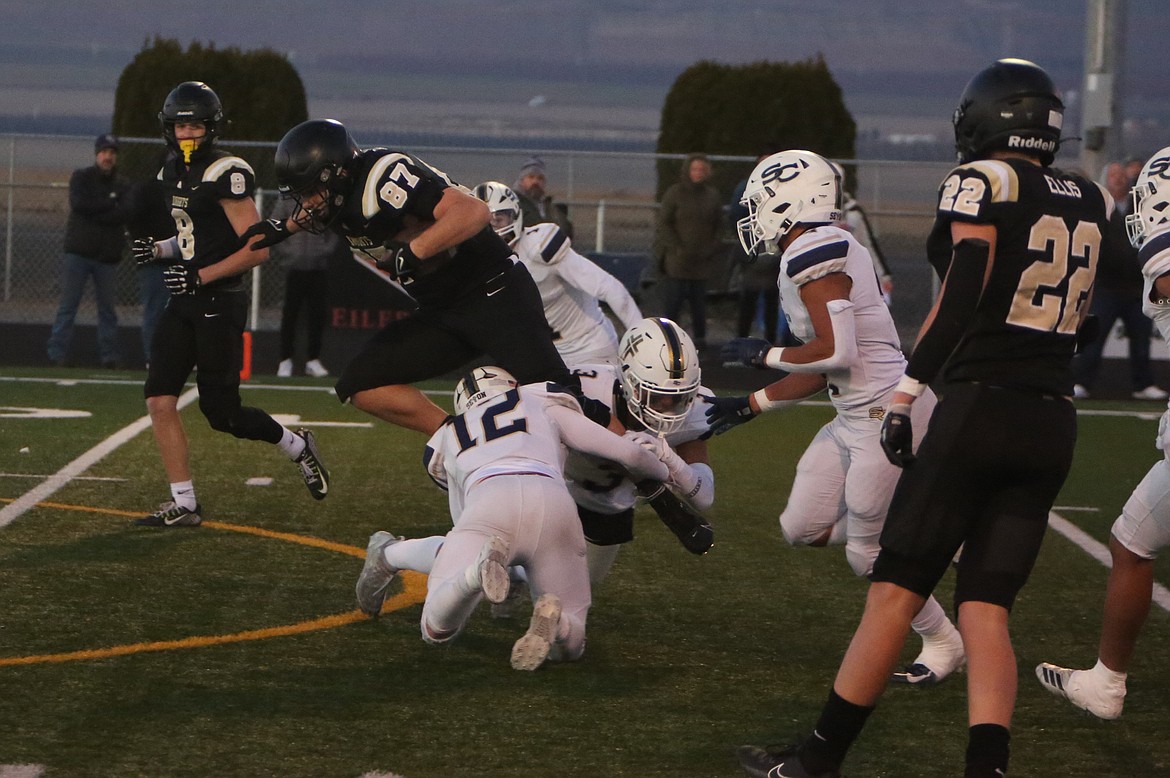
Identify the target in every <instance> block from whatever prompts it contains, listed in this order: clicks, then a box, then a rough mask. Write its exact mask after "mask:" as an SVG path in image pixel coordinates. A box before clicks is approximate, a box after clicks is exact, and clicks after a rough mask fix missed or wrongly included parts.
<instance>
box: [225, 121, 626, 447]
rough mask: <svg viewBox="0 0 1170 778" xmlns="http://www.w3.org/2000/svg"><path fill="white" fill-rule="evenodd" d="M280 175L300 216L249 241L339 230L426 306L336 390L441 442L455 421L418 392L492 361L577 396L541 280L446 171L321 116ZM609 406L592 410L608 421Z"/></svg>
mask: <svg viewBox="0 0 1170 778" xmlns="http://www.w3.org/2000/svg"><path fill="white" fill-rule="evenodd" d="M276 179H277V182H278V184H279V187H280V190H281V192H283V193H285V194H286V195H288V196H291V197H293V198H294V199H295V200H296V201H297V203H298V208H297V210H296V211H295V212H294V213H293V216H292V217H290V218H288V219H285V220H268V221H263V222H259V223H257V224H256V225H255V226H253V227H252V228H251V229H249V230H248V231H247V232H246V233H245V234H244V237H245V239H246V240H251V238H252V237H254V236H262V237H260V239H259V240H256V241H254V242H252V243H251V246H252V248H253V249H261V248H264V247H268V246H272V245H274V244H275V243H277V242H279V241H281V240H284V239H285V238H286V237H288V235H290V234H291V233H293V232H296V231H298V230H308V231H310V232H320V231H322V230H325V229H333V230H335V231H337V232H339V233H341V234H342V235H344V236H345V237H346V238H347V239H348V240H349V242H350V245H351V246H352V247H353V248H354V249H355V250H356V251H361V252H364V253H366V254H368V255H369V256H371V257H373V258H374V259H376V260H377V262H378V267H379V268H382V269H383V270H385V271H388V272H389V273H390V275H391V276H392V277H393V279H394V280H396V281H397V282H399V283H400V284H401V285H402V288H404V289H405V290H406V291H407V292H409V294H410V295H411V296H413V298H414V301H415V302H417V309H416V310H415V311H414V312H413V313H412V314H411V315H410V316H409V317H407V318H404V319H399V320H397V321H393V322H391V323H390V324H389V325H387V326H386V327H385V328H383V329H382V330H381V331H380V332H379V333H378V334H376V335H375V336H374V337H373V338H372V339H371V340H370V342H369V343H367V344H366V346H365V348H363V350H362V351H361V353H359V354H358V355H357V357H355V358H354V359H353V360H352V361H351V362H350V363H349V365H347V366H346V368H345V370H344V371H343V372H342V374H341V376H340V378H339V379H338V381H337V386H336V390H337V396H338V398H339V399H340V400H341V401H342V402H351V403H352V404H353V405H354V406H355V407H357V408H360V409H361V410H363V411H365V412H367V413H370V414H372V415H374V416H377V417H378V418H380V419H383V420H384V421H388V422H391V423H393V424H398V425H400V426H403V427H407V428H408V429H413V430H418V431H420V432H425V433H426V434H428V435H430V434H433V433H434V432H435V430H437V429H438V428H439V426H440V425H441V424H442V423H443V421H444V419H445V418H446V417H447V413H446V411H444V410H442V409H441V408H439V407H438V406H437V405H435V404H434V403H432V402H431V401H430V400H428V399H427V398H426V396H424V395H423V394H422V392H420V391H419V390H418V389H415V388H414V387H413V386H411V384H413V383H415V382H417V381H421V380H424V379H427V378H434V377H436V376H439V375H442V374H443V373H447V372H450V371H454V370H455V369H457V368H459V367H461V366H462V365H465V364H466V363H467V362H469V361H470V360H472V359H475V358H477V357H480V356H483V355H487V356H489V357H490V358H491V361H492V364H495V365H499V366H500V367H502V368H504V369H505V370H507V371H508V372H509V373H511V374H512V375H514V376H515V377H516V379H517V380H518V381H519V382H520V383H521V384H528V383H535V382H539V381H555V382H558V383H562V384H564V385H566V386H569V387H570V388H574V384H575V382H574V381H573V378H572V376H571V375H570V373H569V371H568V370H567V369H566V368H565V364H564V362H563V361H562V360H561V357H560V355H559V354H558V353H557V350H556V347H555V346H554V345H553V336H552V330H551V329H550V327H549V326H548V322H547V321H546V320H545V317H544V309H543V307H542V306H541V302H540V293H539V292H538V291H537V288H536V284H535V282H533V280H532V277H531V276H530V275H529V274H528V271H527V270H526V269H525V268H524V266H523V265H522V264H520V263H519V262H517V261H516V259H515V257H514V256H513V254H512V250H511V249H510V248H508V245H507V244H506V243H505V242H504V241H503V239H501V238H500V237H499V236H498V235H496V233H495V232H494V231H493V230H492V228H491V225H490V214H489V212H488V207H487V205H486V204H485V203H484V202H483V201H481V200H479V199H477V198H475V197H474V196H472V194H471V193H470V192H469V191H468V190H467V189H466V188H464V187H462V186H459V185H458V184H455V183H454V182H452V181H451V179H449V178H448V177H447V176H446V174H444V173H443V172H442V171H440V170H437V169H436V168H433V167H431V166H430V165H428V164H427V163H425V162H423V161H422V160H421V159H419V158H417V157H415V156H412V155H410V154H407V153H405V152H401V151H393V150H391V149H386V148H373V149H368V150H365V151H362V150H359V149H358V146H357V144H356V143H355V142H354V140H353V138H352V137H351V136H350V134H349V132H348V130H346V128H345V126H344V125H342V124H341V123H340V122H337V121H334V120H332V119H313V120H310V121H307V122H303V123H301V124H299V125H297V126H296V127H293V128H292V129H291V130H289V131H288V133H287V134H286V135H285V136H284V138H283V139H282V140H281V141H280V144H279V145H278V146H277V149H276ZM579 399H580V398H579ZM586 404H587V403H586ZM591 410H592V411H593V412H590V411H591ZM598 410H599V409H597V408H589V407H587V408H586V411H587V413H588V414H589V415H590V417H591V418H594V420H604V417H605V416H606V415H607V414H605V413H603V412H602V413H599V412H598Z"/></svg>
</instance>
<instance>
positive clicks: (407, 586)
mask: <svg viewBox="0 0 1170 778" xmlns="http://www.w3.org/2000/svg"><path fill="white" fill-rule="evenodd" d="M38 507H41V508H51V509H55V510H66V511H80V512H82V513H102V514H106V515H110V516H119V517H121V516H125V517H127V518H133V517H135V516H138V515H139V513H136V512H134V511H121V510H115V509H112V508H95V507H92V506H87V505H67V504H64V503H41V504H40V505H39V506H38ZM203 527H207V528H210V529H218V530H227V531H228V532H239V533H241V534H244V535H255V536H258V537H262V538H268V539H271V540H282V541H286V542H289V543H297V544H298V545H302V546H310V547H312V548H320V549H324V550H326V551H333V552H337V553H341V554H346V555H348V556H352V557H357V558H359V559H365V557H366V550H365V549H363V548H357V547H356V546H350V545H346V544H344V543H334V542H333V541H329V540H322V539H321V538H314V537H311V536H308V535H295V534H293V533H290V532H276V531H273V530H268V529H262V528H260V527H249V526H246V525H241V524H227V523H224V522H222V521H205V522H203V524H202V526H201V527H200V529H202V528H203ZM399 578H400V580H401V581H402V591H401V592H399V593H398V594H396V595H395V596H393V597H391V598H390V599H388V600H386V602H385V603H384V604H383V605H382V613H390V612H392V611H397V610H402V609H403V608H408V607H410V606H411V605H418V604H419V603H421V602H422V601H423V600H425V599H426V596H427V584H426V580H427V577H426V576H425V575H423V574H422V573H416V572H413V571H411V570H403V571H401V572H400V573H399ZM367 620H369V616H367V615H366V614H364V613H362V612H361V611H360V610H356V609H355V610H352V611H348V612H346V613H339V614H336V615H333V616H322V617H320V618H316V619H309V620H308V621H301V622H298V623H296V624H287V625H283V626H279V627H264V628H261V629H252V630H246V631H244V632H233V633H231V634H228V635H195V636H192V637H186V638H181V639H179V640H158V641H153V642H148V643H129V644H125V645H121V646H108V647H106V648H89V649H82V650H79V651H67V652H62V653H58V654H34V655H30V656H14V657H0V667H15V666H18V665H36V664H50V663H62V662H80V661H84V660H89V659H109V658H110V657H115V656H128V655H130V654H142V653H147V652H151V651H176V650H180V649H188V648H205V647H207V646H222V645H226V644H228V643H243V642H245V641H249V640H266V639H268V638H278V637H288V636H290V635H303V634H305V633H307V632H319V631H321V630H326V629H336V628H338V627H344V626H346V625H348V624H354V623H356V622H359V621H367ZM0 778H5V776H4V775H3V773H0Z"/></svg>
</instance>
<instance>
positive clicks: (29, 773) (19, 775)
mask: <svg viewBox="0 0 1170 778" xmlns="http://www.w3.org/2000/svg"><path fill="white" fill-rule="evenodd" d="M44 774H45V766H44V765H43V764H0V778H39V776H42V775H44Z"/></svg>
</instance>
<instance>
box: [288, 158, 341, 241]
mask: <svg viewBox="0 0 1170 778" xmlns="http://www.w3.org/2000/svg"><path fill="white" fill-rule="evenodd" d="M345 178H346V176H345V172H344V171H341V172H338V171H336V170H334V169H333V168H332V167H323V168H321V173H320V179H321V181H320V183H318V184H316V185H314V186H311V187H309V188H308V189H306V190H304V191H301V192H293V191H289V192H286V194H287V195H288V196H289V197H291V198H292V199H293V202H295V203H296V204H297V208H296V210H295V211H293V215H292V220H293V222H295V223H296V225H297V226H298V227H300V228H301V229H302V230H304V231H305V232H309V233H312V234H314V235H320V234H321V233H323V232H325V231H326V230H327V229H329V226H330V225H331V224H333V222H334V221H336V220H337V218H338V217H339V216H340V215H341V208H342V206H343V205H345V195H344V194H343V193H342V191H340V186H339V184H340V181H341V180H343V179H345ZM282 190H283V188H282Z"/></svg>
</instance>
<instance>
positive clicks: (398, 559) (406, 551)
mask: <svg viewBox="0 0 1170 778" xmlns="http://www.w3.org/2000/svg"><path fill="white" fill-rule="evenodd" d="M444 540H446V538H445V537H444V536H443V535H434V536H432V537H429V538H411V539H410V540H403V541H400V542H398V543H391V544H390V545H389V546H386V548H385V549H383V550H382V558H383V559H385V560H386V564H388V565H390V566H391V567H393V568H394V569H395V570H413V571H415V572H416V573H423V574H424V575H428V574H430V572H431V568H432V567H434V566H435V556H437V555H438V553H439V549H440V548H442V547H443V541H444Z"/></svg>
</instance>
